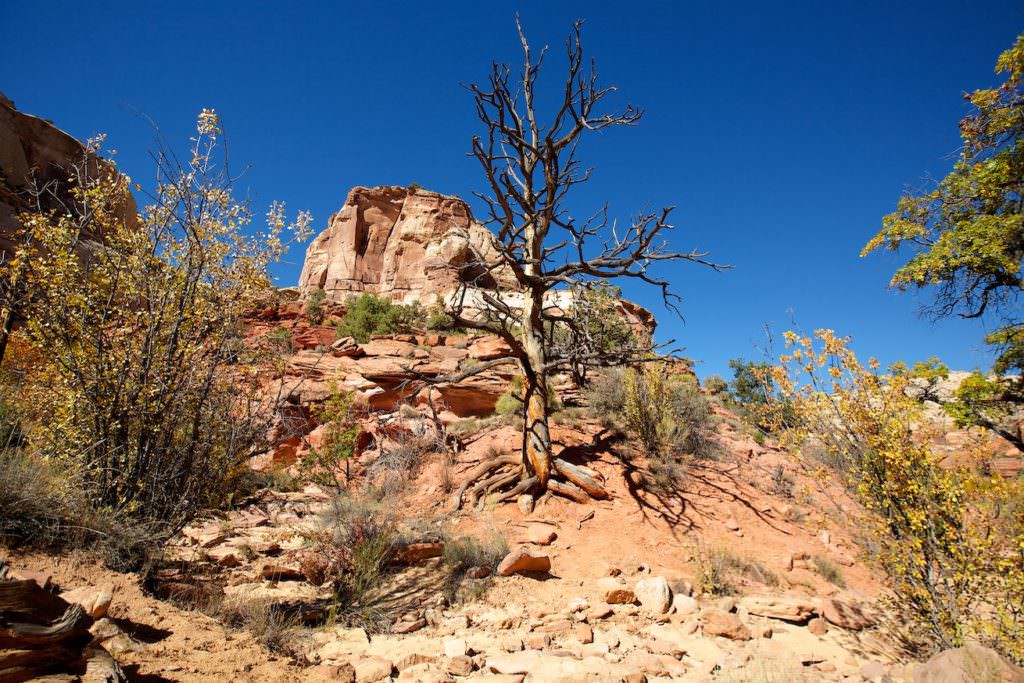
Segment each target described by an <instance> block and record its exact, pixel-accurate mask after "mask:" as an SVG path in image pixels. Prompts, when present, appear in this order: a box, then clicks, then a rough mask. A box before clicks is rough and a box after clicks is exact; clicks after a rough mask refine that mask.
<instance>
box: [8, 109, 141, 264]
mask: <svg viewBox="0 0 1024 683" xmlns="http://www.w3.org/2000/svg"><path fill="white" fill-rule="evenodd" d="M84 154H85V145H83V144H82V143H81V142H79V141H78V140H76V139H75V138H73V137H71V136H70V135H68V134H67V133H65V132H64V131H62V130H60V129H59V128H57V127H56V126H54V125H53V124H52V123H50V122H49V121H45V120H43V119H40V118H37V117H35V116H31V115H29V114H25V113H23V112H20V111H18V110H17V109H15V108H14V103H13V102H11V100H9V99H7V98H6V97H4V95H3V93H0V254H2V253H5V252H9V251H11V250H12V248H13V246H14V241H15V240H16V239H17V234H18V231H19V230H20V229H21V224H20V223H19V222H18V218H17V216H18V214H19V213H20V212H22V211H26V210H30V209H32V208H34V204H33V201H32V198H31V197H30V195H29V194H28V190H29V189H30V187H31V182H32V180H33V178H34V179H35V180H36V181H37V182H38V183H39V184H40V185H45V184H46V183H50V182H54V181H56V183H57V185H56V188H57V193H58V196H59V197H60V198H61V199H62V200H64V201H65V202H67V199H68V196H67V193H66V189H67V175H68V174H67V170H66V169H67V168H68V167H69V166H70V165H72V164H75V163H78V162H80V161H81V160H82V158H83V155H84ZM92 161H93V162H94V163H102V161H101V160H99V159H97V158H95V157H93V158H92ZM94 171H95V169H94ZM67 203H68V204H70V202H67ZM60 207H61V205H60V202H58V201H57V200H55V199H53V198H52V197H44V198H43V208H44V209H57V208H60ZM125 211H126V213H127V214H128V216H129V217H131V216H134V213H135V204H134V202H133V201H131V199H130V198H129V202H128V204H127V205H126V207H125ZM85 238H86V240H90V239H91V240H95V239H96V236H95V235H85Z"/></svg>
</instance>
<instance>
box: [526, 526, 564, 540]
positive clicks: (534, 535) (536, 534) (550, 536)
mask: <svg viewBox="0 0 1024 683" xmlns="http://www.w3.org/2000/svg"><path fill="white" fill-rule="evenodd" d="M526 538H527V540H528V541H529V542H530V543H533V544H534V545H551V544H552V543H554V541H555V539H556V538H558V534H557V533H555V530H554V529H552V528H551V527H550V526H547V525H546V524H532V525H530V527H529V528H528V529H527V530H526Z"/></svg>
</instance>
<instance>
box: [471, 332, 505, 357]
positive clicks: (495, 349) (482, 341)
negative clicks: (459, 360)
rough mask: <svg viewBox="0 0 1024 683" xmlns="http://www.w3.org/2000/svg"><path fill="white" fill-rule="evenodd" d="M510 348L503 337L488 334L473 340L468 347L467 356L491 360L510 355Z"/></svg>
mask: <svg viewBox="0 0 1024 683" xmlns="http://www.w3.org/2000/svg"><path fill="white" fill-rule="evenodd" d="M511 353H512V349H511V348H510V347H509V345H508V344H507V343H505V340H504V339H501V338H500V337H495V336H493V335H488V336H486V337H480V338H479V339H477V340H475V341H474V342H473V343H472V344H471V345H470V347H469V357H470V358H476V359H477V360H493V359H495V358H504V357H506V356H509V355H511Z"/></svg>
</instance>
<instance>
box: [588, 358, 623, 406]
mask: <svg viewBox="0 0 1024 683" xmlns="http://www.w3.org/2000/svg"><path fill="white" fill-rule="evenodd" d="M624 376H625V371H624V370H622V368H605V369H603V370H601V373H600V374H599V375H597V376H595V377H594V378H593V379H591V381H590V390H589V391H588V392H587V402H588V403H589V404H590V410H591V411H592V412H593V413H594V414H595V415H597V416H600V417H604V416H614V417H618V416H621V415H622V413H623V411H624V410H625V407H626V385H625V379H624Z"/></svg>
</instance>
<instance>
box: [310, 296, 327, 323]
mask: <svg viewBox="0 0 1024 683" xmlns="http://www.w3.org/2000/svg"><path fill="white" fill-rule="evenodd" d="M326 298H327V292H325V291H324V290H322V289H314V290H313V291H312V292H310V293H309V296H308V297H306V320H308V321H309V324H310V325H319V324H320V323H322V322H323V321H324V316H325V312H324V299H326Z"/></svg>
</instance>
